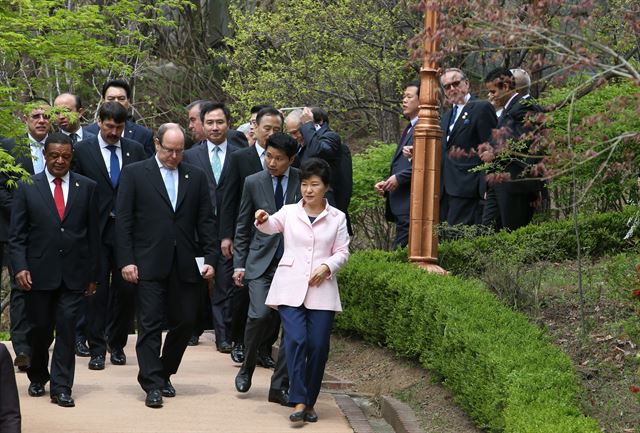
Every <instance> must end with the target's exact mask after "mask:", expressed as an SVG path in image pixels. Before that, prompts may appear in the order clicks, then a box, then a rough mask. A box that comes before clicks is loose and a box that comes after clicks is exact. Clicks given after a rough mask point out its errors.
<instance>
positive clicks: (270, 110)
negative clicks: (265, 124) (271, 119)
mask: <svg viewBox="0 0 640 433" xmlns="http://www.w3.org/2000/svg"><path fill="white" fill-rule="evenodd" d="M264 116H278V117H280V121H281V122H282V123H284V116H283V115H282V113H281V112H280V111H278V109H276V108H274V107H272V106H271V105H268V106H266V107H264V108H263V109H261V110H260V111H258V115H257V116H256V124H258V125H259V124H260V120H262V118H263V117H264Z"/></svg>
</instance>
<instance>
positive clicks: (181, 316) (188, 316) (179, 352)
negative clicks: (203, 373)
mask: <svg viewBox="0 0 640 433" xmlns="http://www.w3.org/2000/svg"><path fill="white" fill-rule="evenodd" d="M173 268H174V270H173V271H172V272H171V276H170V277H169V284H168V287H167V305H168V308H167V321H168V324H169V332H168V333H167V336H166V337H165V339H164V345H163V347H162V358H161V361H162V366H163V371H164V378H165V379H168V378H169V376H171V375H172V374H175V373H177V371H178V367H179V366H180V362H181V361H182V356H183V355H184V352H185V350H186V349H187V344H188V343H189V339H190V338H191V336H192V335H193V330H194V329H195V326H196V322H197V315H198V314H197V312H198V311H200V306H201V303H200V296H201V294H202V292H201V290H202V282H197V283H188V282H184V281H181V280H180V279H179V276H178V275H179V273H178V270H177V264H175V263H174V266H173Z"/></svg>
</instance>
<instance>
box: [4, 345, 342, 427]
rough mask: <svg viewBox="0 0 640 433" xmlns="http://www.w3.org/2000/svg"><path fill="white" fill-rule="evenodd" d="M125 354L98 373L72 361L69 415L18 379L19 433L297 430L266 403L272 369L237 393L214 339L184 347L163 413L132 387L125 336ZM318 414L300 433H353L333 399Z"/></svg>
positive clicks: (284, 411) (322, 401)
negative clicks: (122, 363)
mask: <svg viewBox="0 0 640 433" xmlns="http://www.w3.org/2000/svg"><path fill="white" fill-rule="evenodd" d="M7 346H8V347H9V348H10V349H11V346H10V344H7ZM125 353H126V354H127V365H125V366H114V365H112V364H110V363H109V360H108V359H107V364H106V368H105V369H104V370H102V371H91V370H89V369H88V368H87V363H88V360H89V358H79V357H76V375H75V385H74V387H73V397H74V399H75V402H76V407H74V408H61V407H58V406H57V405H55V404H52V403H50V400H49V386H48V384H47V386H46V391H47V393H46V395H45V396H44V397H39V398H34V397H29V395H28V394H27V387H28V386H29V380H28V379H27V376H26V374H24V373H17V374H16V378H17V382H18V388H19V389H18V391H19V393H20V406H21V410H22V431H23V433H58V432H65V433H84V432H87V433H88V432H91V433H146V432H149V433H164V432H167V433H196V432H198V433H200V432H202V433H204V432H207V433H211V432H219V433H271V432H274V433H275V432H277V433H281V432H286V431H289V430H291V429H292V428H294V427H292V426H291V423H290V422H289V418H288V417H289V413H290V412H291V411H292V409H290V408H287V407H283V406H279V405H276V404H274V403H269V402H267V392H268V390H269V379H270V377H271V371H272V370H267V369H264V368H261V367H257V368H256V371H255V374H254V377H253V381H252V382H253V385H252V387H251V390H250V391H249V392H248V393H246V394H240V393H238V392H237V391H236V389H235V386H234V377H235V375H236V373H237V372H238V368H239V366H238V365H237V364H234V363H233V362H232V361H231V358H230V357H229V355H223V354H220V353H218V352H217V351H216V350H215V347H214V344H213V337H212V335H211V334H208V333H205V334H204V335H203V336H202V337H200V345H198V346H195V347H188V348H187V351H186V353H185V356H184V358H183V360H182V365H181V367H180V371H179V372H178V374H176V375H175V376H173V377H172V378H171V382H172V383H173V385H174V387H175V388H176V392H177V396H176V397H175V398H165V399H164V407H163V408H161V409H150V408H147V407H146V406H145V405H144V398H145V394H144V392H143V391H142V389H141V388H140V386H139V385H138V382H137V381H136V376H137V373H138V366H137V360H136V356H135V336H130V337H129V344H128V345H127V347H126V348H125ZM316 411H317V413H318V416H319V418H320V420H319V421H318V422H317V423H315V424H311V423H305V424H304V425H303V427H302V428H303V429H304V430H305V431H309V432H314V433H352V432H353V430H352V429H351V427H350V426H349V423H348V421H347V419H346V418H345V416H344V415H343V414H342V412H341V411H340V409H339V408H338V406H337V404H336V402H335V400H334V398H333V396H332V395H330V394H327V393H324V392H323V393H321V394H320V398H319V399H318V403H317V405H316Z"/></svg>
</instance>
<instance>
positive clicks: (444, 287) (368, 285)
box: [336, 251, 599, 433]
mask: <svg viewBox="0 0 640 433" xmlns="http://www.w3.org/2000/svg"><path fill="white" fill-rule="evenodd" d="M401 255H402V253H393V254H391V253H384V252H381V251H365V252H358V253H355V254H353V255H352V256H351V258H350V260H349V262H348V264H347V265H346V266H345V267H344V268H343V269H342V270H341V272H340V273H339V274H338V279H339V283H340V288H341V296H342V300H343V305H344V312H343V313H342V314H340V315H338V316H337V320H336V323H337V326H338V327H339V328H341V329H344V330H348V331H355V332H357V333H358V334H360V335H362V336H363V337H364V338H366V339H367V340H369V341H377V342H382V343H384V344H387V345H388V346H389V347H391V348H394V349H395V350H397V351H398V352H399V353H401V354H404V355H406V356H410V357H414V358H418V359H419V360H420V362H421V363H422V364H423V365H424V366H425V367H427V368H430V369H433V370H436V371H437V372H438V373H439V374H441V375H442V377H443V378H444V383H445V385H446V386H447V387H449V388H450V389H451V390H452V391H453V392H454V393H455V395H456V399H457V400H458V401H459V402H460V403H461V404H462V405H463V406H464V407H465V408H466V410H467V411H468V413H469V414H470V415H471V416H472V417H473V418H474V419H475V421H476V423H477V424H478V425H479V426H480V427H482V428H484V429H486V430H487V431H491V432H503V431H504V432H510V433H524V432H527V433H528V432H531V433H534V432H535V433H540V432H543V433H567V432H573V433H590V432H598V431H599V429H598V426H597V424H596V422H595V421H594V420H592V419H590V418H587V417H585V416H583V415H582V414H581V413H580V411H579V410H578V408H577V404H576V401H577V398H576V396H577V393H578V392H579V389H578V386H577V381H576V376H575V372H574V370H573V367H572V364H571V361H570V359H569V358H568V357H567V356H566V355H564V354H563V353H562V352H561V351H560V350H559V349H558V348H556V347H554V346H553V345H552V344H551V342H550V340H549V338H548V337H547V336H546V335H545V334H544V332H543V331H542V330H540V329H538V328H536V327H535V326H533V325H531V324H530V323H529V322H528V321H527V319H526V318H525V317H524V316H523V315H521V314H519V313H516V312H513V311H512V310H510V309H508V308H506V307H505V306H503V305H502V304H501V303H500V302H499V301H498V300H497V299H496V298H495V297H494V296H493V295H491V294H490V293H489V292H487V291H486V290H484V289H483V288H482V285H481V284H480V283H478V282H476V281H472V280H464V279H461V278H458V277H451V276H439V275H435V274H428V273H425V272H424V271H422V270H420V269H418V268H416V267H414V266H412V265H410V264H408V263H401V262H399V261H398V259H399V257H401Z"/></svg>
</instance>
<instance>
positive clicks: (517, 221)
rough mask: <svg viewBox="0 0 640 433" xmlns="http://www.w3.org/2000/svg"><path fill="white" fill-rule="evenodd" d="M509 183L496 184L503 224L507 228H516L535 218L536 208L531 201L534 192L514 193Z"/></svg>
mask: <svg viewBox="0 0 640 433" xmlns="http://www.w3.org/2000/svg"><path fill="white" fill-rule="evenodd" d="M508 188H509V185H496V187H495V190H496V198H497V202H498V208H499V209H500V219H501V220H502V226H503V227H504V228H505V229H507V230H515V229H517V228H520V227H523V226H526V225H527V224H529V223H530V222H531V219H532V218H533V212H534V208H533V207H531V202H532V201H533V199H534V196H533V194H526V193H525V194H512V193H510V192H508Z"/></svg>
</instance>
